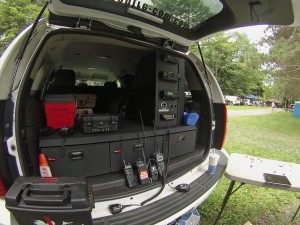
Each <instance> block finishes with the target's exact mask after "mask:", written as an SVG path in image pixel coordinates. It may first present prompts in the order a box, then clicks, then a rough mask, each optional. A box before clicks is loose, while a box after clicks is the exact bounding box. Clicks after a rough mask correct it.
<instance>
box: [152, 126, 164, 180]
mask: <svg viewBox="0 0 300 225" xmlns="http://www.w3.org/2000/svg"><path fill="white" fill-rule="evenodd" d="M153 126H154V132H155V141H156V151H155V153H154V157H155V161H156V163H157V167H158V173H159V175H160V176H161V177H164V175H165V162H164V155H163V154H162V153H161V152H160V150H159V145H158V140H157V132H156V126H155V122H154V121H153Z"/></svg>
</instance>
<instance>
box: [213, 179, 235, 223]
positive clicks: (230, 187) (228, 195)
mask: <svg viewBox="0 0 300 225" xmlns="http://www.w3.org/2000/svg"><path fill="white" fill-rule="evenodd" d="M234 184H235V181H234V180H232V181H231V182H230V184H229V187H228V190H227V193H226V195H225V197H224V200H223V204H222V208H221V210H220V212H219V214H218V217H217V219H216V220H215V222H214V225H216V224H217V222H218V221H219V219H220V218H221V215H222V212H223V210H224V208H225V206H226V204H227V202H228V200H229V197H230V195H231V193H232V189H233V187H234Z"/></svg>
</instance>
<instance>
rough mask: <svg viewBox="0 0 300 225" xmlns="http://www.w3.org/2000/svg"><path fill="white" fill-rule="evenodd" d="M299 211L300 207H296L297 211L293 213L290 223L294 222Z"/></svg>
mask: <svg viewBox="0 0 300 225" xmlns="http://www.w3.org/2000/svg"><path fill="white" fill-rule="evenodd" d="M299 209H300V205H299V206H298V209H297V211H296V212H295V214H294V216H293V219H292V220H291V222H293V221H294V219H295V217H296V216H297V214H298V212H299Z"/></svg>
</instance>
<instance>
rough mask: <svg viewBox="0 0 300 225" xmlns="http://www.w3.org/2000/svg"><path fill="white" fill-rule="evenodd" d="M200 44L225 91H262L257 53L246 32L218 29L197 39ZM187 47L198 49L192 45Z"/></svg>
mask: <svg viewBox="0 0 300 225" xmlns="http://www.w3.org/2000/svg"><path fill="white" fill-rule="evenodd" d="M201 47H202V51H203V55H204V59H205V62H206V63H207V65H208V66H209V67H210V68H211V70H212V71H213V73H214V75H215V77H216V79H217V80H218V82H219V84H220V86H221V89H222V91H223V93H224V94H225V95H238V96H242V97H243V96H245V95H248V94H250V93H253V94H256V95H262V94H263V90H264V83H263V81H264V74H263V71H262V70H261V61H262V60H261V57H260V53H259V52H258V50H257V48H256V47H255V46H254V45H253V44H251V43H250V40H249V39H248V37H247V36H246V35H244V34H239V33H233V34H230V33H218V34H216V35H214V36H213V37H211V38H208V39H205V40H203V41H201ZM191 50H192V51H194V52H196V53H197V52H198V49H197V48H195V46H194V47H192V48H191Z"/></svg>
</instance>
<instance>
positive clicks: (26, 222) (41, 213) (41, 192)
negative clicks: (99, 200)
mask: <svg viewBox="0 0 300 225" xmlns="http://www.w3.org/2000/svg"><path fill="white" fill-rule="evenodd" d="M5 200H6V208H7V209H8V210H10V211H11V212H12V213H13V214H14V216H15V218H16V220H17V221H18V222H19V224H22V225H32V224H73V225H82V224H84V225H89V224H92V216H91V211H92V206H93V199H92V194H91V190H90V188H89V187H88V185H87V183H86V181H85V179H84V178H78V177H76V178H75V177H59V178H41V177H18V178H17V179H16V180H15V182H14V184H13V185H12V187H11V188H10V189H9V191H8V192H7V194H6V197H5Z"/></svg>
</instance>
